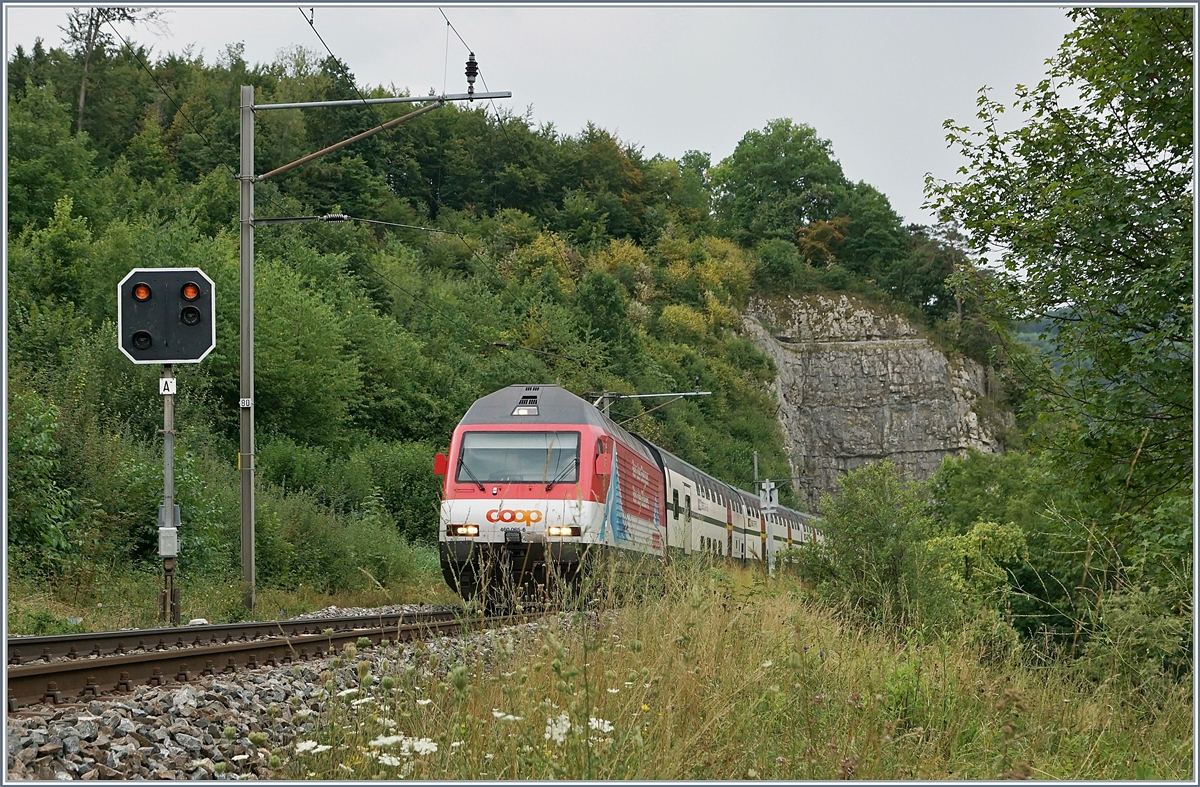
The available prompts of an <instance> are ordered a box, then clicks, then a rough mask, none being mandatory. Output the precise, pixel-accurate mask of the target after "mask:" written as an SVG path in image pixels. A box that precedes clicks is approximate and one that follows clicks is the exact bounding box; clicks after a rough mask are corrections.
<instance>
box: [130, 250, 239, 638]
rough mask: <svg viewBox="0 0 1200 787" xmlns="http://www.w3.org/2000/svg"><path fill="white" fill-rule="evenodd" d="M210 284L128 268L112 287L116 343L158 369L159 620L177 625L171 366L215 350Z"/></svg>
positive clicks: (183, 274)
mask: <svg viewBox="0 0 1200 787" xmlns="http://www.w3.org/2000/svg"><path fill="white" fill-rule="evenodd" d="M214 289H215V288H214V286H213V281H212V279H210V278H208V276H206V275H205V274H204V271H202V270H200V269H199V268H134V269H133V270H131V271H130V272H129V274H128V275H127V276H126V277H125V278H124V279H121V282H120V284H118V285H117V342H118V345H119V347H120V349H121V352H123V353H124V354H125V357H127V358H128V359H129V360H131V361H133V362H134V363H142V364H145V363H161V364H162V367H163V370H162V376H161V377H159V379H158V392H159V394H160V395H162V398H163V504H162V505H161V506H159V509H158V556H159V557H161V558H162V559H163V589H162V593H161V597H160V605H159V617H160V618H162V619H169V620H170V622H171V624H172V625H179V620H180V602H181V599H180V591H179V588H177V587H175V560H176V558H178V556H179V526H180V516H179V506H178V505H176V504H175V394H176V389H177V386H176V380H175V371H174V364H177V363H200V361H202V360H204V357H205V356H207V355H208V354H209V353H210V352H212V351H213V348H214V347H216V346H217V321H216V316H217V315H216V300H215V297H216V296H215V292H214Z"/></svg>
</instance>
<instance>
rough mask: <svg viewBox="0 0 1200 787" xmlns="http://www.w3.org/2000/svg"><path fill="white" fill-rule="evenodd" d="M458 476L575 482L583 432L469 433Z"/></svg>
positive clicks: (461, 478) (466, 479)
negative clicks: (580, 436) (580, 434)
mask: <svg viewBox="0 0 1200 787" xmlns="http://www.w3.org/2000/svg"><path fill="white" fill-rule="evenodd" d="M455 477H456V479H457V480H458V481H460V482H463V483H472V482H474V481H476V480H478V481H508V482H514V481H515V482H518V483H542V484H544V483H548V482H550V481H555V480H557V481H558V482H566V483H574V482H575V481H577V480H578V479H579V432H467V433H466V434H464V435H463V440H462V452H461V453H460V458H459V462H458V472H457V473H456V476H455Z"/></svg>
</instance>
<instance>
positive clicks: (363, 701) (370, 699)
mask: <svg viewBox="0 0 1200 787" xmlns="http://www.w3.org/2000/svg"><path fill="white" fill-rule="evenodd" d="M374 701H375V698H374V697H363V698H362V699H361V700H354V701H353V702H351V703H350V704H351V705H353V706H354V707H356V708H357V707H358V706H359V705H366V704H367V703H370V702H374Z"/></svg>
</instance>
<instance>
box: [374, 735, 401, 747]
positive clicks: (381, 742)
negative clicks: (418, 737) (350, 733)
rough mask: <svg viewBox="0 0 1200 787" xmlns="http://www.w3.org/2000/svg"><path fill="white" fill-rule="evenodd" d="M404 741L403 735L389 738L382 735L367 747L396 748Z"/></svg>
mask: <svg viewBox="0 0 1200 787" xmlns="http://www.w3.org/2000/svg"><path fill="white" fill-rule="evenodd" d="M403 740H404V736H403V735H388V736H387V737H384V736H382V735H381V736H380V737H378V738H376V739H375V740H373V741H369V742H368V743H367V745H368V746H372V747H374V748H379V747H381V746H395V745H396V744H397V743H400V742H401V741H403Z"/></svg>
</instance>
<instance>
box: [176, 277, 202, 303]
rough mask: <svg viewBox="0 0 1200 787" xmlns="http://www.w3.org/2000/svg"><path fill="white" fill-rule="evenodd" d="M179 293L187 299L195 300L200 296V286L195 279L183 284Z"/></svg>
mask: <svg viewBox="0 0 1200 787" xmlns="http://www.w3.org/2000/svg"><path fill="white" fill-rule="evenodd" d="M179 294H180V295H182V296H183V299H184V300H185V301H194V300H196V299H197V298H199V297H200V286H199V285H198V284H196V282H194V281H189V282H188V283H187V284H185V285H183V287H182V288H181V289H180V291H179Z"/></svg>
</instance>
